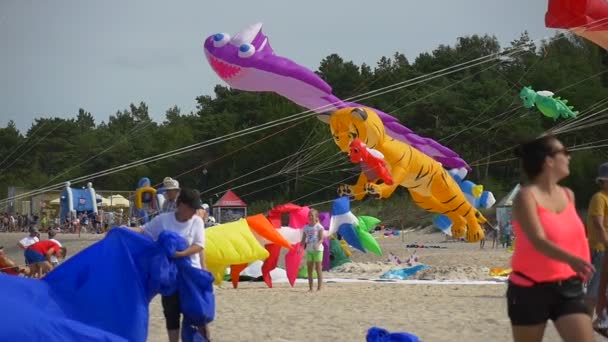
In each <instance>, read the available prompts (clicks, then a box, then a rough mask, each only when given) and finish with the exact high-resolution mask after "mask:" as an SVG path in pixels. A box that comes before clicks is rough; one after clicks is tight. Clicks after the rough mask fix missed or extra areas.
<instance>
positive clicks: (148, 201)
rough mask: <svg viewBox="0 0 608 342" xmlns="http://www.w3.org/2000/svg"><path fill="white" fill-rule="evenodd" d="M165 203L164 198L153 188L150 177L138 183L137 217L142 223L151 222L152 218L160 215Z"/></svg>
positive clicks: (136, 191)
mask: <svg viewBox="0 0 608 342" xmlns="http://www.w3.org/2000/svg"><path fill="white" fill-rule="evenodd" d="M163 202H164V196H163V195H161V194H160V192H158V191H157V190H156V189H154V188H153V187H152V183H151V181H150V179H149V178H148V177H144V178H142V179H140V180H139V182H137V189H135V199H134V205H135V210H134V212H135V216H136V217H137V218H138V219H139V220H140V222H141V223H147V222H150V220H151V219H152V217H153V216H154V215H155V214H156V213H158V211H159V210H160V207H161V206H162V204H163Z"/></svg>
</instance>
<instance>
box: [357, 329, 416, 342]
mask: <svg viewBox="0 0 608 342" xmlns="http://www.w3.org/2000/svg"><path fill="white" fill-rule="evenodd" d="M366 341H367V342H420V339H419V338H418V336H416V335H413V334H410V333H407V332H398V333H391V332H389V331H388V330H386V329H382V328H377V327H372V328H370V329H369V330H368V331H367V336H366Z"/></svg>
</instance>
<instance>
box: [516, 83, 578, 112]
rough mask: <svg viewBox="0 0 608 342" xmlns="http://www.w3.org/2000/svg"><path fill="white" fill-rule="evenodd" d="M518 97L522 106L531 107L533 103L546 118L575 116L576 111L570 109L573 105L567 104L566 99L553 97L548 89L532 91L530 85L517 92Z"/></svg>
mask: <svg viewBox="0 0 608 342" xmlns="http://www.w3.org/2000/svg"><path fill="white" fill-rule="evenodd" d="M519 97H520V98H521V99H522V101H523V102H524V107H526V108H532V107H534V105H536V107H537V108H538V110H540V111H541V113H543V115H544V116H546V117H548V118H553V120H557V119H558V118H559V117H562V118H564V119H567V118H575V117H576V115H577V114H578V112H574V111H572V109H574V107H571V106H568V105H567V103H568V100H566V99H563V100H562V99H560V98H559V97H553V93H552V92H550V91H548V90H542V91H534V89H532V88H531V87H524V88H523V89H522V90H521V92H519Z"/></svg>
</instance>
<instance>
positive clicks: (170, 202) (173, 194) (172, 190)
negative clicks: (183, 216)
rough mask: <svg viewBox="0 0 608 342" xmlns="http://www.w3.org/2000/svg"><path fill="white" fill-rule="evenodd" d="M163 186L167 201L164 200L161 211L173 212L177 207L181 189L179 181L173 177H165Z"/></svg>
mask: <svg viewBox="0 0 608 342" xmlns="http://www.w3.org/2000/svg"><path fill="white" fill-rule="evenodd" d="M163 188H164V189H165V192H164V195H165V201H164V202H163V206H162V208H161V209H160V212H161V213H168V212H173V211H175V209H176V208H177V196H178V195H179V191H180V189H179V182H178V181H177V180H176V179H173V178H171V177H165V179H164V180H163Z"/></svg>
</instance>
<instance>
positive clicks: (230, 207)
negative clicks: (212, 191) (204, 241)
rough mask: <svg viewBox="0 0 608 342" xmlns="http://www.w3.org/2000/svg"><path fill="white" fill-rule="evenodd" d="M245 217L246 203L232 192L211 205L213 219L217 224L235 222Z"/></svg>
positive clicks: (227, 192)
mask: <svg viewBox="0 0 608 342" xmlns="http://www.w3.org/2000/svg"><path fill="white" fill-rule="evenodd" d="M245 216H247V203H245V202H243V200H241V199H240V198H239V196H237V195H236V194H235V193H234V192H232V190H228V191H226V193H225V194H224V196H222V198H220V199H219V200H218V201H217V202H216V203H215V204H214V205H213V217H215V219H216V221H217V223H227V222H232V221H237V220H240V219H242V218H244V217H245Z"/></svg>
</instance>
